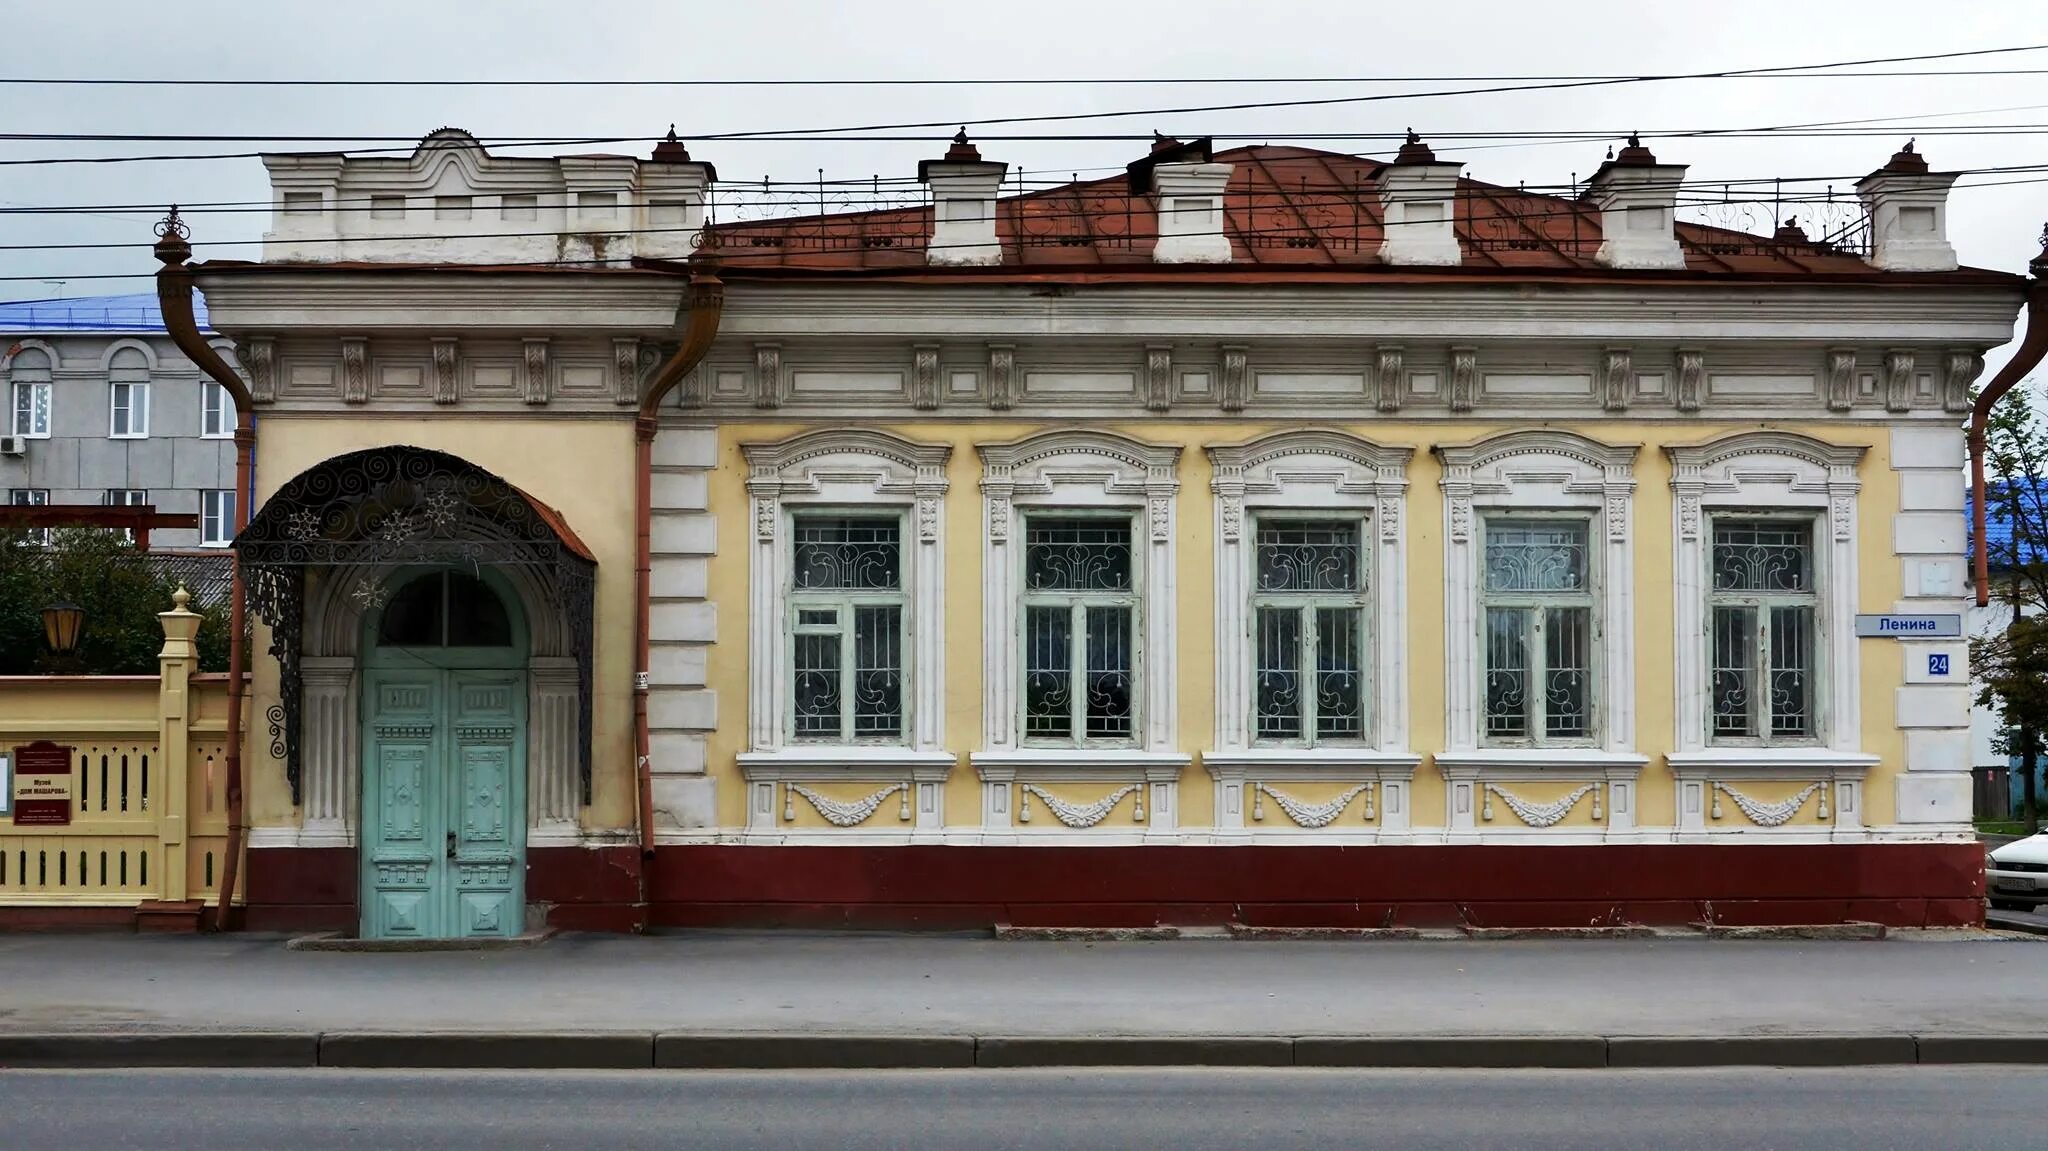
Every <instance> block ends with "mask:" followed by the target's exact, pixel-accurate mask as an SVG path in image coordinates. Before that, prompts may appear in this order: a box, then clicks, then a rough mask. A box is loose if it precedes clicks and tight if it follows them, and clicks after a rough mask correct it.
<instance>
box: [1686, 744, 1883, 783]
mask: <svg viewBox="0 0 2048 1151" xmlns="http://www.w3.org/2000/svg"><path fill="white" fill-rule="evenodd" d="M1881 762H1883V760H1882V759H1881V758H1880V757H1878V756H1875V755H1871V754H1870V753H1868V752H1861V751H1836V750H1834V749H1832V748H1826V747H1715V748H1708V749H1706V750H1703V751H1674V752H1668V753H1666V754H1665V756H1664V763H1665V765H1666V766H1668V767H1670V769H1671V774H1672V775H1673V776H1674V777H1676V778H1678V779H1707V778H1709V777H1711V778H1715V779H1736V778H1754V779H1777V778H1780V777H1783V776H1811V775H1813V774H1815V773H1817V772H1825V773H1827V774H1828V775H1829V776H1831V777H1840V776H1853V777H1855V778H1858V779H1860V778H1862V777H1863V775H1864V774H1865V773H1866V772H1868V771H1869V770H1870V769H1871V768H1873V767H1876V766H1877V765H1878V764H1879V763H1881Z"/></svg>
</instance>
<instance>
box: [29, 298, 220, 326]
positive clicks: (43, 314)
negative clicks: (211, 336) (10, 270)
mask: <svg viewBox="0 0 2048 1151" xmlns="http://www.w3.org/2000/svg"><path fill="white" fill-rule="evenodd" d="M192 314H193V316H194V317H195V318H197V319H198V321H199V330H200V331H202V332H205V331H211V329H210V328H208V327H207V320H206V300H205V298H204V297H202V296H200V294H199V293H198V292H194V293H192ZM163 330H164V313H163V309H162V308H160V307H158V306H157V302H156V293H155V292H134V293H131V294H129V295H125V296H73V297H71V298H70V299H63V300H14V301H8V302H0V332H21V333H33V332H161V331H163Z"/></svg>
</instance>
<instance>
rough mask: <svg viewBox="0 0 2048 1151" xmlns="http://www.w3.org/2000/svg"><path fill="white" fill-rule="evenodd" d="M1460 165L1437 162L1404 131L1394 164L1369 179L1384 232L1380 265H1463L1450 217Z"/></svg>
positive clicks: (1420, 139) (1422, 145)
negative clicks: (1406, 138)
mask: <svg viewBox="0 0 2048 1151" xmlns="http://www.w3.org/2000/svg"><path fill="white" fill-rule="evenodd" d="M1462 167H1463V165H1460V164H1458V163H1455V162H1452V161H1438V160H1437V158H1436V153H1434V152H1431V151H1430V150H1429V145H1427V144H1424V143H1423V142H1422V138H1421V137H1419V136H1417V135H1416V134H1415V132H1414V130H1412V129H1411V130H1410V131H1409V133H1408V142H1407V143H1405V144H1403V145H1401V150H1400V151H1399V152H1398V153H1396V154H1395V156H1394V162H1393V163H1391V164H1388V165H1387V166H1386V167H1384V168H1381V169H1380V171H1379V175H1378V176H1376V177H1374V180H1373V184H1374V187H1375V188H1376V189H1377V190H1378V192H1379V196H1380V219H1381V222H1382V224H1381V226H1382V229H1383V230H1384V231H1385V233H1386V239H1385V240H1384V241H1383V242H1382V243H1381V244H1380V260H1381V262H1382V263H1387V264H1436V265H1453V266H1455V265H1457V264H1459V263H1462V262H1463V261H1464V258H1465V257H1464V253H1463V252H1462V251H1461V250H1460V249H1459V247H1458V233H1457V229H1456V219H1455V214H1456V203H1457V196H1458V172H1459V170H1460V168H1462Z"/></svg>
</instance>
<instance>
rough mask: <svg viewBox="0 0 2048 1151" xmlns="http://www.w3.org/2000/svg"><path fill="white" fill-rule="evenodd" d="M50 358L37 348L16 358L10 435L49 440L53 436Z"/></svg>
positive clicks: (30, 349)
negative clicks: (51, 426)
mask: <svg viewBox="0 0 2048 1151" xmlns="http://www.w3.org/2000/svg"><path fill="white" fill-rule="evenodd" d="M49 365H50V358H49V356H48V355H47V354H45V353H44V352H41V351H39V350H37V349H35V348H29V349H26V350H24V351H22V352H21V353H20V354H18V355H16V356H15V357H14V372H13V374H14V417H13V419H12V421H11V422H10V425H9V426H10V432H11V434H13V435H17V436H29V437H32V438H35V439H45V438H47V437H48V436H49V434H50V366H49Z"/></svg>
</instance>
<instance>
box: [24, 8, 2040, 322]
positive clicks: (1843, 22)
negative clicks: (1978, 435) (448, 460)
mask: <svg viewBox="0 0 2048 1151" xmlns="http://www.w3.org/2000/svg"><path fill="white" fill-rule="evenodd" d="M1938 10H1939V17H1938V19H1937V18H1934V17H1935V12H1936V8H1935V7H1934V6H1930V5H1929V4H1927V3H1926V2H1925V0H1911V2H1907V0H1863V2H1861V3H1857V4H1853V5H1849V4H1783V3H1736V2H1730V0H1722V2H1721V3H1716V4H1712V5H1692V4H1686V5H1681V4H1669V3H1650V2H1645V0H1636V2H1633V3H1614V4H1593V3H1580V4H1573V5H1568V6H1560V5H1542V4H1531V3H1527V2H1523V3H1502V4H1494V3H1474V2H1472V0H1465V2H1464V3H1458V4H1411V5H1393V4H1382V3H1363V2H1355V0H1353V2H1329V3H1313V4H1311V3H1288V2H1283V0H1264V2H1261V3H1223V2H1220V0H1170V2H1164V3H1150V2H1148V3H1137V2H1132V0H1090V2H1082V3H1076V2H1069V0H1031V2H1030V3H999V4H980V3H971V2H968V0H950V2H907V0H903V2H899V0H860V2H858V3H856V2H853V0H841V2H838V3H832V2H826V0H810V2H799V0H788V2H776V0H746V2H741V3H720V4H713V3H679V2H678V3H653V2H651V0H650V2H637V3H629V2H623V0H552V2H531V0H520V2H500V3H488V4H486V3H483V2H482V0H465V2H457V0H354V2H352V3H347V4H337V3H332V2H327V0H321V2H301V0H267V2H262V3H258V2H253V0H252V2H248V3H225V2H218V0H215V2H208V0H185V2H181V3H166V2H164V0H152V2H151V3H138V2H132V0H95V2H92V3H84V2H78V0H73V2H72V3H51V2H49V0H0V29H4V39H5V42H6V43H7V44H8V45H9V50H8V51H7V52H6V54H5V61H6V62H5V64H4V65H0V70H4V74H5V75H7V76H12V77H22V76H45V77H47V76H96V77H202V76H204V77H244V78H249V77H276V78H300V77H318V78H387V79H420V78H438V79H482V78H494V79H495V78H528V79H597V78H636V79H661V80H671V79H692V80H714V79H818V78H835V79H873V78H884V77H889V78H983V77H993V78H1026V77H1054V78H1073V77H1112V76H1116V77H1142V78H1155V77H1156V78H1176V77H1218V76H1237V77H1244V76H1329V77H1374V76H1389V75H1431V76H1467V75H1502V74H1517V75H1521V74H1546V75H1549V74H1568V75H1581V74H1599V75H1611V74H1640V73H1671V72H1700V71H1709V70H1721V69H1736V68H1751V67H1764V66H1774V65H1792V64H1810V63H1822V62H1832V61H1840V60H1850V59H1858V58H1866V57H1887V56H1900V55H1912V54H1920V53H1932V52H1943V51H1960V50H1970V49H1982V48H1990V47H1999V46H2008V45H2024V44H2031V43H2039V42H2048V22H2044V21H2043V20H2042V18H2041V16H2042V6H2041V4H2040V3H2038V0H2006V2H2003V3H1968V2H1962V0H1949V2H1948V3H1945V4H1943V5H1941V6H1939V9H1938ZM1900 67H1906V68H1915V69H1932V68H1973V67H1974V68H2030V67H2031V68H2048V52H2032V53H2018V54H2009V55H2003V56H1988V57H1976V58H1966V59H1962V60H1955V61H1946V62H1932V63H1926V64H1910V65H1901V66H1900ZM1457 86H1459V85H1457V84H1454V83H1443V82H1431V83H1412V84H1387V83H1359V84H1343V85H1338V84H1317V85H1303V84H1283V83H1274V84H1263V85H1229V86H1219V85H1156V86H1155V85H1143V86H1140V85H1115V86H1111V85H1070V86H1041V85H1030V86H1026V85H1016V84H1003V85H989V86H979V87H835V88H801V87H795V88H789V87H778V88H762V87H754V88H718V87H693V88H633V89H615V88H614V89H605V88H580V89H560V88H556V89H548V88H520V89H504V88H377V89H346V88H266V89H237V88H175V87H170V88H160V87H43V86H6V87H0V132H6V133H19V132H79V133H96V132H123V133H137V132H155V133H197V134H216V135H223V134H224V135H246V134H287V135H353V134H364V135H374V136H401V137H408V138H411V137H417V136H419V135H422V134H424V133H426V132H427V131H430V130H432V129H433V128H436V127H439V126H441V125H444V124H447V125H455V126H459V127H462V128H466V129H468V130H470V131H471V132H474V133H476V134H478V135H480V136H485V137H491V136H547V135H560V136H581V135H589V136H613V135H617V136H634V135H639V136H647V135H653V134H657V133H659V132H661V131H662V130H664V129H666V128H667V126H668V125H669V123H670V122H674V123H675V125H676V127H677V130H678V131H679V132H680V133H682V135H683V136H684V137H685V139H687V140H688V141H689V142H690V144H691V150H692V152H693V153H694V154H695V156H696V157H697V158H698V159H702V160H709V161H711V162H713V163H714V164H716V165H717V167H718V170H719V173H720V175H721V177H722V178H723V180H724V182H725V183H726V184H727V185H730V184H733V183H736V182H740V181H744V180H758V179H759V178H761V177H763V176H770V177H774V178H777V179H795V178H810V177H812V176H813V175H814V174H815V172H816V170H817V169H819V168H823V169H824V170H825V173H826V175H827V177H828V178H847V177H866V176H868V175H870V174H873V173H879V174H881V175H883V176H885V177H888V176H895V177H904V176H910V175H914V174H915V170H916V162H917V160H918V159H920V158H922V157H926V156H933V155H937V154H938V152H939V151H941V150H942V148H943V146H942V145H941V144H938V143H930V142H908V143H850V142H798V143H789V142H777V143H765V142H763V143H750V142H741V141H717V140H711V141H706V140H704V137H705V136H707V135H709V134H711V133H717V132H732V131H747V130H761V129H783V128H808V127H820V126H832V125H850V124H865V123H896V122H908V121H926V120H944V121H948V122H957V121H962V120H966V121H972V120H975V119H979V118H984V117H999V116H1028V115H1043V114H1047V113H1058V112H1080V111H1109V110H1116V109H1133V108H1161V107H1168V106H1178V105H1191V104H1214V103H1225V102H1234V101H1242V100H1287V99H1312V98H1327V97H1333V96H1348V95H1360V94H1367V93H1387V92H1403V91H1421V90H1427V89H1433V88H1445V87H1457ZM1958 113H1962V114H1960V115H1959V114H1958ZM1879 117H1899V118H1901V119H1899V121H1898V124H1899V125H1900V126H1901V127H1902V130H1901V131H1899V132H1897V133H1891V132H1889V131H1887V132H1886V133H1885V134H1884V135H1882V136H1878V137H1865V138H1846V139H1844V138H1821V139H1814V138H1789V139H1755V138H1749V139H1735V140H1709V139H1672V138H1668V136H1667V137H1665V138H1659V137H1660V134H1665V133H1672V132H1676V131H1681V130H1690V129H1705V128H1755V127H1763V126H1774V125H1783V124H1793V123H1808V122H1815V121H1839V120H1868V119H1875V118H1879ZM1969 124H2000V125H2015V124H2018V125H2025V124H2048V75H2034V76H1946V77H1925V76H1921V77H1895V78H1884V79H1860V80H1847V79H1842V80H1837V79H1826V80H1821V79H1775V80H1765V79H1721V80H1698V81H1677V82H1663V83H1652V84H1632V85H1622V86H1612V87H1595V88H1581V89H1567V90H1562V91H1550V92H1518V93H1513V94H1494V95H1468V96H1456V97H1439V98H1411V99H1400V100H1390V101H1383V102H1376V103H1362V104H1351V105H1342V104H1340V105H1334V106H1326V107H1318V108H1278V109H1264V110H1247V111H1238V112H1211V113H1198V114H1179V115H1174V114H1154V115H1146V116H1141V117H1136V118H1130V119H1118V120H1096V121H1085V122H1081V123H1078V124H1072V125H1060V124H1052V125H1023V126H1017V127H1014V128H1009V129H1004V128H998V127H989V128H984V129H978V130H976V134H977V136H982V137H987V136H994V135H1000V134H1002V133H1003V132H1005V131H1010V132H1034V133H1036V132H1061V131H1071V132H1088V133H1118V132H1136V133H1142V132H1146V131H1150V130H1153V129H1157V130H1159V131H1162V132H1166V133H1169V134H1173V135H1178V136H1182V137H1189V136H1196V135H1202V134H1214V135H1216V136H1218V137H1219V140H1218V145H1219V147H1221V146H1225V145H1227V144H1230V143H1241V142H1245V141H1243V140H1224V139H1221V137H1226V136H1234V137H1251V138H1252V142H1258V141H1271V142H1289V141H1300V142H1303V143H1308V144H1312V145H1316V146H1326V147H1330V148H1332V149H1336V150H1344V151H1372V150H1374V149H1375V148H1377V147H1380V146H1378V145H1368V144H1360V143H1356V142H1349V143H1347V142H1331V141H1317V140H1313V139H1304V137H1306V136H1309V135H1311V134H1313V133H1332V132H1337V133H1341V132H1387V131H1399V130H1401V129H1402V128H1404V127H1407V126H1410V125H1413V126H1414V127H1415V128H1417V129H1418V130H1420V131H1421V132H1422V133H1423V134H1424V135H1426V136H1428V135H1433V134H1444V133H1451V132H1500V131H1547V132H1563V131H1570V132H1580V131H1602V132H1611V133H1614V134H1616V135H1617V136H1618V135H1620V134H1622V133H1626V132H1627V131H1629V130H1631V129H1640V130H1641V131H1642V132H1643V133H1644V134H1645V137H1646V140H1645V142H1646V143H1648V144H1649V145H1650V146H1651V147H1653V148H1654V149H1655V150H1656V152H1657V154H1658V157H1659V158H1660V159H1662V160H1664V161H1665V162H1669V163H1684V164H1690V165H1691V166H1692V168H1691V172H1690V174H1689V178H1692V179H1731V178H1753V177H1760V176H1776V175H1782V176H1812V175H1829V176H1840V177H1841V180H1840V181H1839V182H1838V184H1837V185H1836V188H1837V191H1838V192H1840V193H1842V194H1844V195H1847V194H1849V190H1848V186H1849V185H1850V184H1851V183H1853V182H1854V179H1855V178H1856V177H1857V176H1859V175H1861V174H1863V173H1866V172H1868V171H1869V170H1871V169H1872V168H1874V167H1877V166H1878V165H1879V164H1881V163H1883V162H1884V160H1885V158H1886V157H1887V156H1888V155H1889V154H1890V153H1891V152H1892V151H1893V149H1894V148H1896V147H1897V146H1898V144H1899V143H1900V142H1901V141H1902V140H1903V139H1904V137H1905V136H1906V135H1907V134H1908V131H1906V130H1904V129H1905V128H1906V127H1909V126H1913V127H1924V126H1928V125H1969ZM937 134H938V135H943V133H937ZM1919 135H1920V149H1921V151H1922V152H1923V153H1925V154H1926V155H1927V157H1928V159H1929V161H1930V162H1931V163H1932V164H1933V165H1934V166H1935V167H1936V168H1938V169H1949V168H1978V167H1990V166H2000V165H2013V164H2028V163H2043V162H2048V134H2041V135H2034V134H2000V135H1970V136H1935V135H1931V134H1929V133H1928V132H1926V131H1920V132H1919ZM259 147H262V145H244V144H200V145H190V144H113V145H101V144H89V143H73V142H4V143H0V159H19V158H27V157H38V156H58V155H64V156H84V155H105V154H118V153H123V152H127V153H134V152H140V151H149V152H161V151H178V150H186V149H196V150H211V151H242V150H252V151H253V150H256V149H257V148H259ZM278 147H280V149H281V150H288V149H285V148H283V147H282V146H278ZM298 147H300V148H302V149H304V150H317V149H318V147H319V146H317V145H310V144H308V145H299V146H298ZM1142 147H1143V146H1142V144H1140V143H1137V142H1134V141H1032V142H1025V141H993V140H991V141H987V142H984V143H983V145H982V152H983V154H984V156H985V157H986V158H988V159H993V160H1003V161H1007V162H1010V163H1011V164H1013V165H1021V166H1023V167H1025V168H1027V169H1030V170H1033V171H1039V172H1059V173H1065V172H1068V171H1074V170H1080V171H1082V172H1083V174H1084V176H1086V175H1088V174H1089V170H1090V169H1098V170H1099V169H1110V170H1120V169H1121V167H1122V166H1123V164H1125V163H1126V162H1127V161H1129V160H1131V159H1133V158H1135V157H1136V156H1137V155H1138V154H1140V152H1141V151H1142ZM561 150H564V151H603V150H609V151H632V152H636V153H641V154H644V153H645V151H646V146H645V145H637V146H636V145H616V146H583V147H574V148H566V149H561ZM1604 150H1605V145H1604V144H1603V143H1600V142H1597V141H1572V142H1548V143H1542V144H1528V145H1518V146H1512V147H1502V146H1499V145H1498V144H1490V145H1487V146H1478V145H1476V144H1474V145H1451V144H1448V143H1439V145H1438V149H1437V151H1438V154H1439V156H1442V157H1445V158H1455V159H1460V160H1464V161H1466V163H1467V168H1466V170H1467V172H1468V174H1470V175H1472V176H1474V177H1477V178H1479V179H1484V180H1489V181H1493V182H1497V183H1506V184H1512V183H1514V182H1516V181H1527V182H1529V183H1530V184H1557V183H1563V182H1565V181H1567V180H1569V179H1571V178H1572V174H1573V173H1577V175H1578V176H1579V177H1580V178H1583V177H1584V176H1585V175H1586V174H1588V173H1590V172H1591V171H1592V170H1593V168H1595V167H1596V166H1597V165H1598V163H1599V161H1600V158H1601V155H1602V153H1603V151H1604ZM1097 174H1099V173H1097ZM2044 176H2048V173H2039V174H2034V175H2033V176H2031V177H2020V178H2031V179H2036V180H2039V179H2042V178H2043V177H2044ZM2015 178H2016V177H2014V176H2004V177H1999V176H1978V177H1966V178H1965V182H1966V183H1967V182H1968V181H1970V180H1972V179H1975V180H1980V181H1981V180H2001V179H2003V180H2011V179H2015ZM267 196H268V191H267V185H266V182H265V180H264V173H263V169H262V166H261V165H260V164H259V163H258V162H257V161H256V160H254V159H219V160H203V161H179V162H172V163H162V162H159V163H131V164H67V165H49V166H5V167H0V207H12V206H20V205H53V204H69V205H88V204H90V205H104V204H132V203H148V204H158V203H165V202H169V201H172V200H176V201H180V202H184V203H193V202H199V201H247V200H259V201H260V200H263V199H265V198H267ZM152 218H153V214H152V213H149V212H139V213H133V214H125V215H124V214H116V215H95V216H66V217H50V216H35V215H18V214H17V215H6V216H0V244H52V243H78V242H110V241H112V242H131V241H132V242H133V243H134V244H135V245H136V247H134V248H133V249H127V250H115V251H92V250H87V251H54V252H53V251H0V267H4V270H0V274H4V275H7V276H26V277H34V278H33V279H29V280H9V281H0V299H8V298H12V299H22V298H34V297H48V296H54V295H70V296H77V295H91V294H99V293H108V292H116V291H138V290H144V289H145V288H146V287H147V285H146V283H145V282H144V281H142V280H139V279H137V280H87V279H83V278H82V277H83V276H85V275H87V274H92V273H102V274H104V273H145V274H146V273H147V272H148V271H149V270H150V269H151V268H152V267H153V264H152V262H151V261H150V260H149V259H148V256H147V252H146V247H145V245H146V244H147V243H148V241H149V240H150V235H149V224H150V222H151V219H152ZM2044 218H2048V182H2043V183H2014V184H2008V185H2007V186H2003V187H1979V188H1968V187H1964V188H1959V189H1958V190H1957V192H1956V193H1955V194H1954V198H1953V199H1952V201H1951V209H1950V216H1949V219H1950V232H1951V235H1952V238H1953V240H1954V242H1955V245H1956V247H1957V249H1958V250H1959V251H1960V253H1961V255H1962V258H1963V261H1964V262H1965V263H1968V264H1974V265H1979V266H1983V267H1990V268H2000V269H2005V270H2008V271H2021V270H2023V269H2024V267H2025V265H2026V261H2027V259H2028V257H2029V256H2031V255H2032V254H2033V253H2034V252H2035V251H2037V250H2038V246H2039V245H2038V241H2037V237H2038V236H2039V234H2040V231H2041V226H2042V221H2043V219H2044ZM265 223H266V218H265V216H264V215H263V214H261V213H242V214H236V215H224V214H223V215H206V214H195V217H194V219H193V224H194V233H195V235H194V240H195V242H196V243H197V244H198V246H199V254H200V256H201V257H202V258H204V257H206V256H219V257H251V258H253V255H254V253H255V252H256V251H257V249H255V248H253V247H240V248H237V247H222V246H218V245H219V244H220V243H221V242H224V241H249V240H255V239H257V238H258V237H260V235H261V234H262V231H263V229H264V226H265ZM45 279H47V280H50V281H58V280H62V281H66V282H65V283H63V284H62V285H61V286H60V285H58V284H56V283H43V282H41V281H42V280H45Z"/></svg>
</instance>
